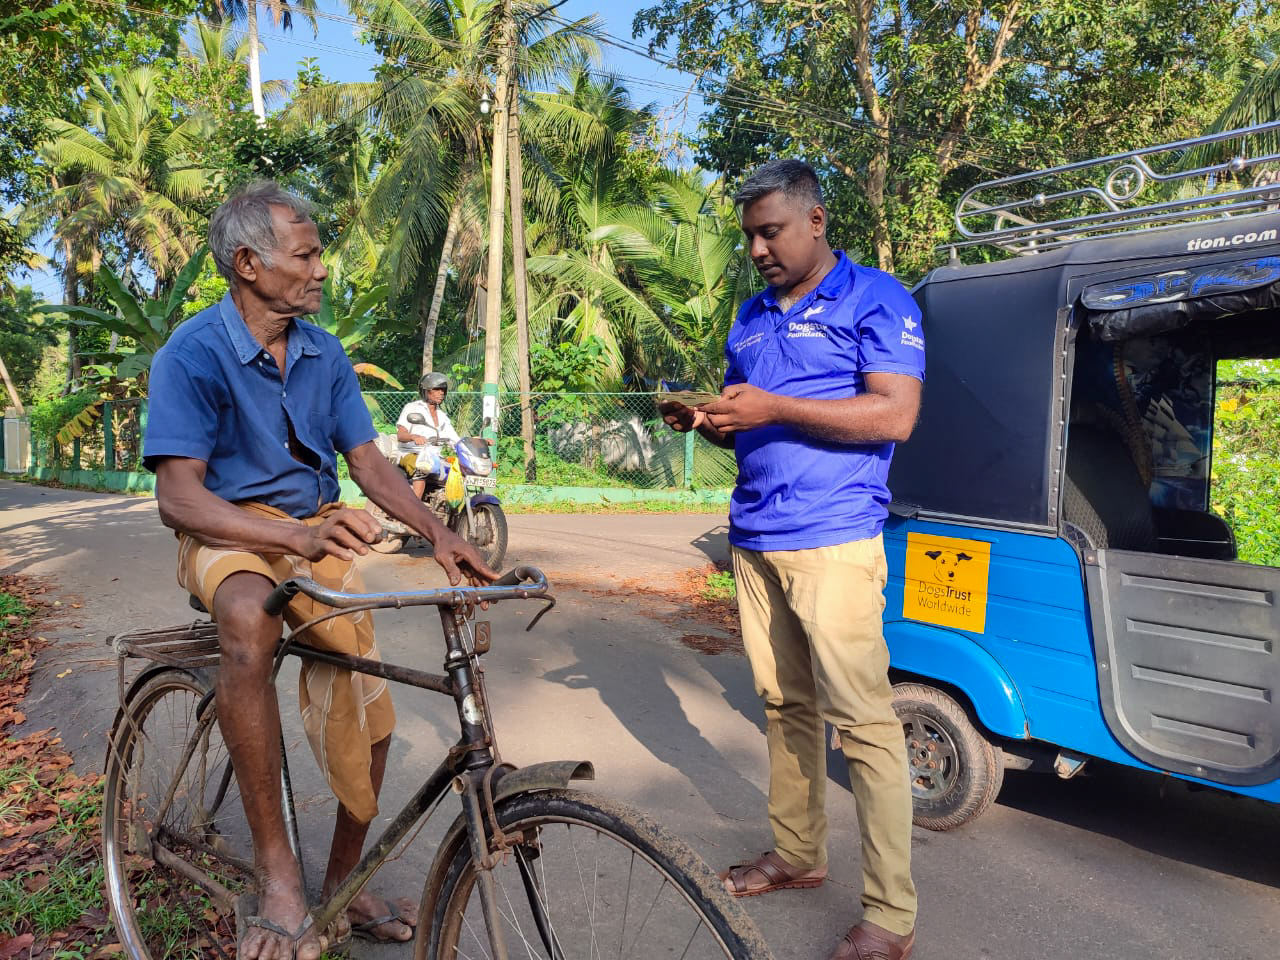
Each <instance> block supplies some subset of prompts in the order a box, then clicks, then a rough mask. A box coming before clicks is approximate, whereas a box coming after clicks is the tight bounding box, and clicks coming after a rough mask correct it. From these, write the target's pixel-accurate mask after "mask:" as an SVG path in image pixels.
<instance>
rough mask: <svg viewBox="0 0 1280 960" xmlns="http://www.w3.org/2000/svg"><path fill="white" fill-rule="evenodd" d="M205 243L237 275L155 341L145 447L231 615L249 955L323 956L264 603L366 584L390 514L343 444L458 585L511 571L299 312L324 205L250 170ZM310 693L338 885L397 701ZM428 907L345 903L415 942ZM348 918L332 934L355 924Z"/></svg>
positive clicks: (198, 592) (229, 721)
mask: <svg viewBox="0 0 1280 960" xmlns="http://www.w3.org/2000/svg"><path fill="white" fill-rule="evenodd" d="M209 245H210V247H211V249H212V252H213V257H214V261H215V262H216V264H217V266H218V270H219V272H221V273H222V275H223V276H224V277H226V279H227V283H228V284H229V287H230V290H229V292H228V294H227V295H226V296H225V297H224V298H223V299H222V301H221V302H220V303H218V304H215V305H214V306H212V307H209V308H208V309H206V310H203V311H201V312H200V313H198V314H196V315H195V316H194V317H192V318H191V319H189V320H187V321H186V322H185V323H184V324H183V325H182V326H181V327H180V328H179V329H178V331H177V332H176V333H175V334H174V336H173V337H172V338H171V339H170V340H169V342H168V343H167V344H166V345H165V347H164V348H163V349H162V350H161V351H160V352H159V353H158V354H157V355H156V358H155V362H154V363H153V365H152V369H151V388H150V393H151V400H150V414H149V422H148V425H147V433H146V440H145V445H144V451H143V452H144V462H145V464H146V466H147V467H148V469H151V470H153V471H155V474H156V497H157V499H158V501H159V507H160V516H161V518H162V519H163V521H164V523H165V524H166V525H167V526H169V527H172V528H173V529H174V530H175V531H176V533H177V536H178V541H179V548H178V571H177V574H178V583H179V584H180V585H181V586H182V587H184V588H185V589H187V590H188V591H190V592H191V593H192V594H193V595H195V596H196V597H198V598H199V599H200V601H201V602H202V603H203V604H204V605H205V607H206V608H207V609H208V610H209V611H210V612H211V613H212V614H213V617H214V619H215V620H216V621H217V623H218V639H219V645H220V647H221V662H220V665H219V669H218V678H217V686H216V696H217V702H218V707H219V709H218V722H219V724H220V726H221V729H222V734H223V738H224V740H225V741H226V744H227V746H228V749H229V750H230V753H231V757H232V762H233V763H234V766H235V771H236V777H237V779H238V780H239V781H240V784H241V792H242V795H243V800H244V806H245V815H246V818H247V820H248V822H249V826H250V830H251V832H252V834H253V850H254V860H255V871H256V874H257V878H258V887H259V890H258V893H259V902H258V910H257V914H258V915H257V916H254V917H250V918H249V919H248V927H249V929H248V931H247V933H246V934H245V936H244V938H243V940H242V941H241V943H240V945H239V952H238V955H239V957H240V958H241V960H283V958H291V957H295V956H296V957H298V958H300V960H316V958H318V957H319V956H320V954H321V950H322V947H323V946H324V944H323V943H322V942H321V938H319V937H317V936H314V935H309V936H307V937H306V938H305V939H303V940H301V941H299V940H298V937H297V931H299V930H301V929H304V928H305V926H306V921H307V901H306V893H305V891H304V890H303V888H302V882H301V874H300V870H299V866H298V863H297V860H296V858H295V857H294V855H293V852H292V851H291V849H290V847H289V842H288V839H287V833H286V829H285V824H284V820H283V815H282V813H281V796H280V715H279V709H278V704H277V701H276V694H275V687H274V684H273V683H272V677H271V668H272V657H273V654H274V651H275V648H276V643H277V640H278V639H279V637H280V634H281V623H280V618H278V617H272V616H268V615H267V614H266V613H265V612H264V611H263V608H262V604H263V601H264V600H265V599H266V597H267V595H268V594H269V593H270V592H271V589H272V588H273V586H274V585H275V584H276V583H277V582H278V581H280V580H283V579H285V578H287V577H290V576H294V575H301V576H309V577H311V578H313V579H315V580H317V581H318V582H320V583H321V584H323V585H325V586H329V587H332V588H335V589H341V590H347V591H359V590H361V589H362V588H361V585H360V580H359V575H358V573H357V571H356V569H355V567H354V565H353V564H354V560H355V558H356V557H357V556H363V555H364V554H366V553H367V552H368V544H370V543H372V542H373V541H374V540H375V539H376V538H377V536H378V533H379V526H378V524H377V523H376V522H375V521H374V520H373V518H372V517H371V516H370V515H369V514H368V513H366V512H365V511H364V510H353V509H349V508H346V507H344V506H343V505H342V504H341V503H339V502H338V498H339V486H338V475H337V455H338V454H339V453H341V454H342V455H343V456H344V457H345V458H346V461H347V465H348V467H349V470H350V475H351V478H352V480H354V481H355V483H356V484H357V485H358V486H359V487H360V489H361V490H363V491H364V492H365V494H366V495H367V496H368V497H369V499H370V500H372V501H373V502H374V503H376V504H378V505H379V506H380V507H382V508H383V509H384V510H385V511H386V512H387V513H388V514H390V515H392V516H394V517H396V518H397V519H399V520H401V521H402V522H404V523H405V524H407V525H409V526H410V527H412V528H413V529H414V530H416V531H418V532H419V533H420V534H421V535H422V536H424V537H426V538H427V539H429V540H430V541H431V542H432V544H433V545H434V547H435V557H436V562H437V563H439V564H440V566H441V567H443V568H444V571H445V573H446V574H447V575H448V578H449V581H450V583H454V584H457V583H459V582H460V581H461V580H462V579H464V578H465V579H466V580H468V581H469V582H471V583H472V584H480V583H484V582H488V581H491V580H493V579H494V578H495V577H496V574H495V573H494V572H493V571H492V570H489V569H488V568H487V567H486V566H485V565H484V563H483V561H482V560H481V558H480V556H479V554H478V553H477V552H476V550H475V548H474V547H472V546H471V545H470V544H468V543H466V542H465V541H464V540H462V539H461V538H460V537H458V536H457V535H456V534H454V533H453V532H451V531H450V530H448V529H447V528H446V527H445V526H444V525H442V524H441V523H440V521H439V520H437V519H436V517H435V516H434V515H433V514H432V513H431V512H430V511H429V510H427V508H426V507H425V506H423V504H422V503H421V502H420V501H419V500H418V499H416V498H415V497H414V496H413V494H412V492H411V490H410V488H409V486H408V484H406V483H405V482H404V477H403V476H402V475H401V474H399V473H398V472H397V470H396V469H395V467H393V466H392V465H391V464H390V463H389V462H388V461H387V460H386V459H385V458H384V457H383V456H382V455H381V454H380V453H379V451H378V448H377V446H376V445H375V443H374V440H375V438H376V437H377V432H376V431H375V430H374V427H373V423H372V421H371V419H370V417H369V413H368V410H367V409H366V407H365V405H364V403H363V401H362V400H361V397H360V390H359V384H358V383H357V381H356V375H355V373H354V371H353V370H352V367H351V363H350V361H349V360H348V359H347V357H346V354H345V353H344V351H343V349H342V346H341V344H339V342H338V341H337V340H336V339H335V338H334V337H332V336H330V335H329V334H327V333H325V332H324V331H323V330H321V329H320V328H318V327H316V326H313V325H312V324H309V323H306V322H304V321H303V320H301V319H300V317H301V316H302V315H304V314H312V313H315V312H316V311H317V310H319V308H320V302H321V296H322V284H323V282H324V279H325V277H326V276H327V270H326V269H325V266H324V264H323V263H322V262H321V260H320V252H321V246H320V237H319V233H318V232H317V230H316V226H315V224H314V223H313V222H312V220H311V217H310V206H309V205H308V204H307V203H306V202H305V201H302V200H300V199H298V198H297V197H294V196H292V195H290V194H288V193H286V192H284V191H283V190H281V189H280V188H279V187H278V186H276V185H275V184H273V183H270V182H259V183H255V184H251V185H250V186H248V187H246V188H244V189H242V190H240V191H239V192H237V193H236V194H235V195H233V196H232V197H230V198H229V199H228V200H227V201H226V202H225V203H224V204H223V205H222V206H221V207H220V208H219V209H218V210H217V211H216V212H215V213H214V215H213V217H212V219H211V220H210V222H209ZM299 600H302V601H303V602H302V603H299ZM309 603H311V601H306V600H305V599H304V598H297V599H295V601H294V603H293V604H292V605H291V606H290V607H289V609H288V610H287V611H286V613H285V619H287V620H289V621H290V623H293V624H297V623H301V622H302V621H303V620H306V619H308V618H309V617H310V616H311V615H312V609H311V608H310V607H308V604H309ZM308 642H310V643H311V644H313V645H316V646H322V647H326V648H328V649H332V650H335V651H337V652H340V653H346V654H355V655H358V656H362V657H376V656H377V652H376V647H375V645H374V637H373V625H372V621H371V618H370V616H369V614H368V613H363V614H357V615H354V616H352V617H349V618H337V619H333V620H329V621H327V622H326V623H325V624H323V625H322V629H321V630H320V631H319V635H316V631H312V634H311V635H310V636H309V637H308ZM299 699H300V701H301V705H302V711H303V726H304V728H305V729H306V732H307V737H308V739H309V741H310V742H311V746H312V749H313V750H314V752H315V754H316V757H317V759H318V760H319V761H320V765H321V767H322V769H323V772H324V774H325V776H326V778H327V780H328V782H329V784H330V786H331V787H332V789H333V791H334V793H335V795H336V796H337V798H338V800H339V808H338V812H337V816H336V823H335V825H334V832H333V842H332V846H331V848H330V854H329V864H328V869H327V872H326V875H325V893H326V895H327V894H328V893H330V892H332V889H333V888H335V887H336V885H337V884H338V883H339V881H341V879H342V878H343V877H345V875H346V874H347V873H348V872H349V870H350V869H351V867H352V866H353V865H354V864H355V863H356V862H357V861H358V859H359V857H360V852H361V848H362V846H363V844H364V839H365V835H366V833H367V830H368V825H369V821H371V820H372V819H373V817H374V815H375V814H376V813H377V809H378V805H377V804H378V792H379V789H380V787H381V783H382V776H383V771H384V769H385V766H386V760H387V747H388V745H389V743H390V738H391V730H392V727H393V725H394V713H393V710H392V706H391V700H390V696H389V694H388V692H387V686H386V682H385V681H383V680H379V679H377V678H374V677H368V676H363V675H355V674H350V673H347V672H346V671H340V670H337V669H336V668H333V667H329V666H326V665H321V664H309V665H308V666H307V667H306V668H305V669H304V671H303V674H302V677H301V682H300V690H299ZM228 707H230V709H228ZM414 919H415V918H414V916H413V914H412V913H408V912H406V908H405V906H404V905H403V904H401V903H396V902H391V901H388V900H385V899H383V898H382V897H379V896H377V895H375V894H374V893H372V892H370V891H368V890H366V891H363V892H362V893H361V894H360V895H359V896H358V897H357V898H356V900H354V901H353V902H352V904H351V906H350V908H349V909H348V921H349V924H350V929H352V930H355V931H356V932H358V933H363V934H365V935H367V936H370V937H372V938H373V939H377V940H390V941H403V940H408V939H409V938H410V937H411V936H412V923H413V921H414ZM347 929H348V928H347V927H346V925H345V924H344V925H343V929H339V930H332V929H331V931H329V933H330V934H331V935H332V937H334V938H340V937H342V936H344V935H345V934H346V932H347Z"/></svg>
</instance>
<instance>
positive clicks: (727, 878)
mask: <svg viewBox="0 0 1280 960" xmlns="http://www.w3.org/2000/svg"><path fill="white" fill-rule="evenodd" d="M752 874H755V875H757V876H758V877H760V878H761V879H763V880H764V882H763V883H759V882H755V883H753V882H752V881H751V880H750V879H749V878H750V877H751V875H752ZM719 876H720V879H721V880H722V881H723V882H724V888H725V889H726V890H728V891H729V892H730V893H731V894H733V895H734V896H735V897H757V896H759V895H760V894H762V893H772V892H773V891H774V890H787V889H805V888H808V887H820V886H822V881H823V880H825V879H827V868H826V867H796V866H793V865H792V864H790V863H787V861H786V860H783V859H782V857H780V856H778V854H777V853H775V852H774V851H773V850H770V851H768V852H767V853H762V854H760V856H758V857H756V858H755V859H754V860H751V861H749V862H747V863H735V864H734V865H733V866H731V867H730V868H729V869H728V870H725V871H724V872H722V873H720V874H719Z"/></svg>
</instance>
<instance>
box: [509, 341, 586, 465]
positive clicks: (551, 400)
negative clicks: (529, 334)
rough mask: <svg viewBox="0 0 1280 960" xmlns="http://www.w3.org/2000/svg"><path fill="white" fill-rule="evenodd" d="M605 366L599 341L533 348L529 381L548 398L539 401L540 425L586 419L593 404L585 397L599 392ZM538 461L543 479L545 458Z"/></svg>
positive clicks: (536, 345)
mask: <svg viewBox="0 0 1280 960" xmlns="http://www.w3.org/2000/svg"><path fill="white" fill-rule="evenodd" d="M605 363H606V360H605V354H604V344H602V343H601V342H600V341H599V339H597V338H596V337H588V338H587V341H586V342H585V343H573V342H571V341H565V342H562V343H557V344H555V345H552V346H548V345H547V344H543V343H534V344H530V346H529V379H530V382H531V383H532V386H533V390H534V392H536V393H543V394H545V395H544V396H541V397H539V398H538V404H537V407H536V410H535V414H536V416H537V420H538V423H539V424H544V425H547V426H554V425H556V424H561V423H576V422H578V421H580V420H584V419H586V418H587V416H588V415H589V414H590V413H591V411H592V410H593V403H592V400H591V398H589V397H584V396H581V394H582V393H584V392H585V391H588V390H592V389H595V386H596V384H597V383H598V382H599V378H600V377H601V376H602V375H603V374H604V371H605ZM538 457H539V459H538V474H539V478H541V476H542V459H541V458H542V454H541V453H539V454H538ZM505 459H510V458H505ZM547 482H550V481H547Z"/></svg>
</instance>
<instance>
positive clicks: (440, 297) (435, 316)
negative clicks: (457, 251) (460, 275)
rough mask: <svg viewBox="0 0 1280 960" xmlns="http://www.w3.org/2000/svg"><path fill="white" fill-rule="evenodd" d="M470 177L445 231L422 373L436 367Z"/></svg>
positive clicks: (461, 187)
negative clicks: (447, 288)
mask: <svg viewBox="0 0 1280 960" xmlns="http://www.w3.org/2000/svg"><path fill="white" fill-rule="evenodd" d="M469 180H470V177H467V178H465V179H464V180H463V181H462V183H461V184H460V185H459V187H458V198H457V200H455V201H454V204H453V209H452V210H450V211H449V225H448V226H447V227H446V228H445V231H444V243H443V244H442V245H441V247H440V265H439V267H437V268H436V285H435V288H434V290H433V291H432V293H431V307H430V308H429V309H428V310H427V315H426V317H424V318H423V320H422V373H423V374H424V375H426V374H428V373H430V372H431V371H432V370H433V369H435V351H436V327H437V325H438V324H439V323H440V307H441V306H442V305H443V304H444V288H445V284H446V283H447V281H448V279H449V268H450V267H451V266H452V265H453V248H454V246H455V244H456V243H457V239H458V229H459V227H460V226H461V225H462V203H463V199H464V196H463V195H464V194H465V192H466V189H467V183H468V181H469Z"/></svg>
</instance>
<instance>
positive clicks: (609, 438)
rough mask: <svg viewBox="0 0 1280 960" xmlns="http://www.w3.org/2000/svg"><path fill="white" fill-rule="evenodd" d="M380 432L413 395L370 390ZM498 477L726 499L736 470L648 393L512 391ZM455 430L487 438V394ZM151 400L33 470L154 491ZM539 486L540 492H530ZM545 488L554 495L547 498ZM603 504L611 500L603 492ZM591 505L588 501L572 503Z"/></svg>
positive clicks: (43, 449) (46, 444) (124, 406)
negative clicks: (671, 419)
mask: <svg viewBox="0 0 1280 960" xmlns="http://www.w3.org/2000/svg"><path fill="white" fill-rule="evenodd" d="M364 396H365V403H366V404H367V405H368V407H369V411H370V413H371V414H372V415H373V420H374V425H375V426H376V427H377V428H378V430H379V431H381V432H383V433H394V432H395V422H396V420H397V419H398V418H399V416H400V411H401V410H402V409H403V407H404V405H405V404H406V403H408V402H409V401H410V400H414V399H416V398H417V394H416V393H410V392H402V391H377V392H370V393H366V394H365V395H364ZM498 399H499V405H498V410H499V421H500V422H499V424H498V436H499V441H498V451H497V460H498V468H499V479H500V480H501V481H502V484H503V487H504V488H505V489H508V490H510V492H511V493H512V494H515V493H517V491H516V490H515V489H513V488H514V487H515V486H518V485H524V486H525V487H526V492H529V493H530V495H529V496H528V497H521V498H520V499H529V500H539V499H547V498H550V499H559V498H561V496H562V495H564V494H565V493H566V492H569V491H573V490H580V491H600V490H617V491H619V492H620V493H621V492H623V491H625V492H626V496H619V497H617V498H616V499H619V500H622V499H636V498H644V497H646V496H650V495H656V496H659V497H664V496H669V497H677V498H679V499H681V500H684V499H687V498H688V497H689V496H690V493H689V492H690V491H694V492H695V493H694V494H693V496H695V498H696V499H697V501H698V502H704V501H705V502H707V503H713V502H721V501H723V500H724V499H725V497H727V493H728V489H729V488H730V487H732V486H733V483H734V478H735V476H736V473H737V469H736V466H735V464H734V459H733V453H732V451H728V450H722V449H720V448H719V447H716V446H715V445H713V444H710V443H708V442H707V441H705V440H703V439H702V438H701V437H700V436H697V435H696V434H678V433H674V432H673V431H671V430H670V429H668V428H667V427H666V426H665V425H664V424H663V423H662V421H661V418H660V417H659V416H658V411H657V406H656V401H655V399H654V397H653V396H652V395H650V394H636V393H578V394H566V393H535V394H528V395H527V397H526V395H522V394H516V393H507V394H503V395H501V396H500V397H499V398H498ZM522 402H525V403H527V406H528V408H529V411H530V415H531V418H532V423H533V464H532V470H527V464H526V460H525V452H524V442H523V438H522V436H521V405H522ZM445 412H446V413H448V414H449V417H450V419H451V420H452V421H453V423H454V425H455V427H456V428H457V430H458V432H459V433H460V434H461V435H463V436H473V435H478V434H479V433H480V432H481V395H480V394H479V393H478V392H473V391H462V390H457V391H452V392H451V393H450V394H449V396H448V398H447V399H446V401H445ZM146 415H147V401H146V400H145V399H132V400H117V401H110V402H108V403H106V404H104V405H103V411H102V417H101V419H100V420H99V421H97V422H96V423H95V424H94V425H93V426H92V427H91V428H90V429H89V430H88V431H86V432H85V433H84V435H83V436H81V437H80V438H79V439H77V440H74V441H72V442H70V443H65V444H59V443H57V442H56V441H52V440H48V439H45V440H40V439H37V438H33V439H32V444H31V446H32V458H31V460H32V465H31V472H32V473H33V475H35V476H37V477H39V478H41V479H58V480H61V481H62V482H66V483H75V484H87V485H90V486H102V487H107V488H110V489H129V490H133V489H151V485H152V483H151V478H150V476H149V475H147V474H145V472H144V471H143V470H142V435H143V432H144V430H145V426H146ZM535 485H536V487H537V488H539V490H540V491H541V492H533V488H534V486H535ZM543 488H554V489H552V490H551V491H547V490H545V489H543ZM602 496H605V498H610V497H612V494H605V495H602ZM571 499H591V497H571Z"/></svg>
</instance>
